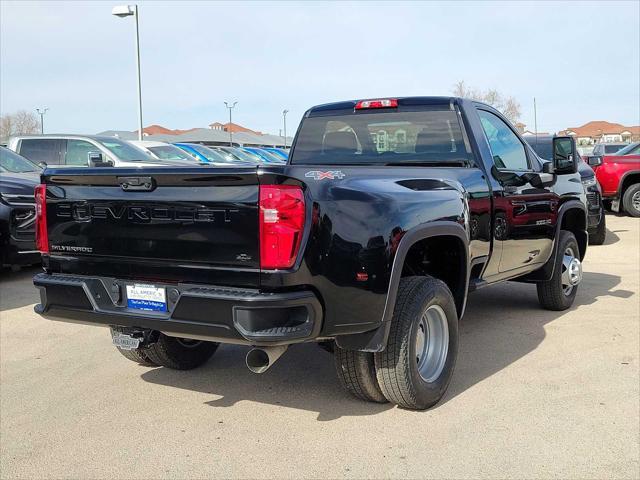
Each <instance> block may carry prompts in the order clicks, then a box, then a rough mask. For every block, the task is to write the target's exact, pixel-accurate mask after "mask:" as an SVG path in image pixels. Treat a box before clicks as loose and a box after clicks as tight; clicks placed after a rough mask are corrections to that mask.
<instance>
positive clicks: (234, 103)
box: [224, 102, 238, 147]
mask: <svg viewBox="0 0 640 480" xmlns="http://www.w3.org/2000/svg"><path fill="white" fill-rule="evenodd" d="M237 103H238V102H233V105H229V103H227V102H224V106H225V107H227V108H228V109H229V146H230V147H233V125H232V123H233V122H232V121H231V110H233V108H234V107H235V106H236V105H237Z"/></svg>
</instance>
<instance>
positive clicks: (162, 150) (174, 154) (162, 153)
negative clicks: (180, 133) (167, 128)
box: [147, 145, 197, 162]
mask: <svg viewBox="0 0 640 480" xmlns="http://www.w3.org/2000/svg"><path fill="white" fill-rule="evenodd" d="M147 148H148V149H149V150H150V151H151V152H153V154H154V155H155V156H156V157H158V158H159V159H160V160H189V161H190V162H194V161H197V159H196V158H195V157H192V156H191V155H189V154H188V153H187V152H185V151H184V150H182V149H181V148H178V147H175V146H173V145H161V146H157V147H147Z"/></svg>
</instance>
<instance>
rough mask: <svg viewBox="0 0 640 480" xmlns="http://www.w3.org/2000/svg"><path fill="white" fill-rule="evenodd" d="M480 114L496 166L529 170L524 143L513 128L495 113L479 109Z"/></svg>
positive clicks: (505, 168)
mask: <svg viewBox="0 0 640 480" xmlns="http://www.w3.org/2000/svg"><path fill="white" fill-rule="evenodd" d="M478 115H479V116H480V122H481V123H482V128H483V130H484V133H485V134H486V136H487V140H488V141H489V147H491V154H492V155H493V163H494V164H495V166H496V167H497V168H498V169H501V170H529V164H528V163H527V154H526V152H525V149H524V145H523V144H522V142H521V141H520V139H519V138H518V136H517V135H516V134H515V133H513V130H511V129H510V128H509V126H508V125H507V124H506V123H504V122H503V121H502V120H501V119H500V118H499V117H497V116H495V115H494V114H493V113H490V112H487V111H485V110H478Z"/></svg>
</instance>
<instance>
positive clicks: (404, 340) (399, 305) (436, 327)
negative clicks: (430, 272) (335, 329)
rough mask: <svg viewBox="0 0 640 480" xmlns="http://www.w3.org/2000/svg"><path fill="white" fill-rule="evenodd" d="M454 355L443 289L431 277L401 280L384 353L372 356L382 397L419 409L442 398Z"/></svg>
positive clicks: (453, 325)
mask: <svg viewBox="0 0 640 480" xmlns="http://www.w3.org/2000/svg"><path fill="white" fill-rule="evenodd" d="M457 354H458V314H457V311H456V307H455V303H454V300H453V296H452V295H451V292H450V290H449V288H448V287H447V285H446V284H445V283H444V282H442V281H440V280H438V279H435V278H432V277H429V276H425V277H406V278H403V279H401V280H400V286H399V288H398V296H397V300H396V305H395V309H394V312H393V318H392V320H391V330H390V332H389V338H388V339H387V347H386V349H385V350H384V351H382V352H379V353H376V354H375V357H374V358H375V364H376V375H377V377H378V383H379V384H380V389H381V390H382V393H383V394H384V396H385V397H386V398H387V400H389V401H390V402H393V403H395V404H397V405H398V406H400V407H404V408H409V409H414V410H424V409H427V408H429V407H431V406H433V405H435V404H436V403H438V402H439V401H440V399H441V398H442V397H443V396H444V394H445V392H446V390H447V387H448V386H449V382H450V381H451V377H452V375H453V369H454V367H455V363H456V357H457Z"/></svg>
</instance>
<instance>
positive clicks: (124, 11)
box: [111, 5, 142, 140]
mask: <svg viewBox="0 0 640 480" xmlns="http://www.w3.org/2000/svg"><path fill="white" fill-rule="evenodd" d="M111 14H112V15H115V16H116V17H120V18H124V17H129V16H131V15H133V17H134V18H135V21H136V66H137V76H138V140H142V79H141V75H140V24H139V16H140V14H139V12H138V5H120V6H117V7H113V10H112V11H111Z"/></svg>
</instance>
